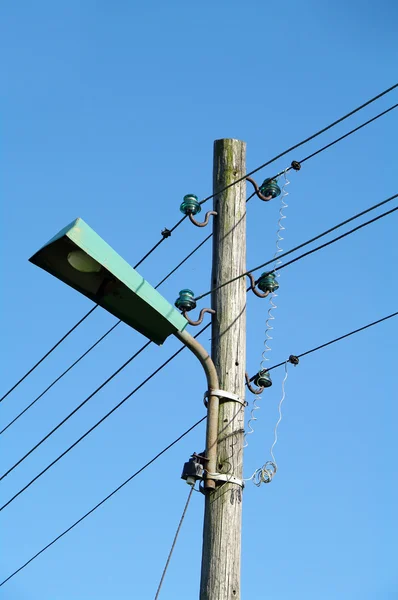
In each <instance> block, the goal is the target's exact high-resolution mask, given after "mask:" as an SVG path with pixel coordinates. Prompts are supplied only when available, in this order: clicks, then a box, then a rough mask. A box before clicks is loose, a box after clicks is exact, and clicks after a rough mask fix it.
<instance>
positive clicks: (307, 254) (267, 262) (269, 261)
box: [194, 194, 398, 302]
mask: <svg viewBox="0 0 398 600" xmlns="http://www.w3.org/2000/svg"><path fill="white" fill-rule="evenodd" d="M397 196H398V194H394V196H390V198H387V199H386V200H383V201H382V202H379V203H378V204H375V205H374V206H371V207H370V208H367V209H366V210H364V211H362V212H360V213H358V214H356V215H354V216H353V217H350V218H349V219H346V220H345V221H342V222H341V223H338V224H337V225H334V227H331V228H330V229H327V230H326V231H324V232H322V233H320V234H319V235H317V236H315V237H313V238H311V239H310V240H307V241H306V242H303V243H302V244H299V245H298V246H296V247H295V248H292V249H291V250H288V251H287V252H284V253H283V254H281V255H280V256H279V259H281V258H285V257H286V256H289V254H292V253H293V252H296V251H297V250H300V249H301V248H304V246H308V244H311V243H312V242H315V241H316V240H319V239H320V238H322V237H324V236H325V235H327V234H328V233H331V232H332V231H335V230H336V229H339V228H340V227H342V226H343V225H346V224H347V223H349V222H350V221H353V220H355V219H358V218H359V217H361V216H362V215H364V214H366V213H368V212H370V211H372V210H375V209H376V208H378V207H379V206H382V205H383V204H386V203H387V202H391V200H394V198H396V197H397ZM396 210H398V207H396V208H392V209H391V210H389V211H387V212H385V213H382V214H381V215H378V216H377V217H375V218H374V219H370V220H369V221H365V223H362V224H361V225H358V226H357V227H354V229H350V230H349V231H347V232H346V233H343V234H341V235H339V236H338V237H336V238H333V239H332V240H330V241H329V242H326V243H325V244H321V245H320V246H317V247H316V248H313V249H312V250H309V251H308V252H304V254H300V256H298V257H297V258H293V259H292V260H290V261H288V262H286V263H284V264H283V265H280V266H279V267H278V270H281V269H284V268H285V267H287V266H288V265H291V264H293V263H295V262H297V261H298V260H301V259H302V258H305V257H306V256H309V255H310V254H313V253H314V252H317V251H318V250H321V249H322V248H326V246H330V245H331V244H334V243H335V242H337V241H339V240H341V239H343V238H345V237H347V236H348V235H351V234H352V233H355V232H356V231H358V230H359V229H362V228H363V227H366V226H367V225H371V224H372V223H375V222H376V221H378V220H379V219H382V218H383V217H387V216H388V215H390V214H392V213H393V212H395V211H396ZM273 262H274V259H273V258H271V259H270V260H268V261H266V262H264V263H262V264H261V265H258V266H257V267H254V268H253V269H250V270H249V271H245V272H244V273H242V274H241V275H237V276H236V277H234V278H233V279H230V280H229V281H225V282H224V283H222V284H221V285H219V286H217V287H215V288H213V289H211V290H209V291H208V292H205V293H204V294H201V295H200V296H196V298H194V299H195V301H196V302H197V301H198V300H202V298H205V297H206V296H209V295H210V294H212V293H213V292H215V291H216V290H219V289H221V288H222V287H224V286H226V285H229V284H230V283H233V282H234V281H237V280H238V279H241V278H242V277H246V275H248V274H249V273H254V271H258V270H259V269H262V268H263V267H266V266H267V265H270V264H272V263H273ZM271 272H272V271H271Z"/></svg>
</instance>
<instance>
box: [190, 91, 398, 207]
mask: <svg viewBox="0 0 398 600" xmlns="http://www.w3.org/2000/svg"><path fill="white" fill-rule="evenodd" d="M397 87H398V83H395V84H394V85H392V86H391V87H390V88H388V89H386V90H384V92H381V93H380V94H378V95H377V96H374V98H371V99H370V100H368V101H367V102H365V103H364V104H361V105H360V106H358V107H357V108H355V109H354V110H352V111H351V112H349V113H347V114H346V115H344V116H343V117H340V118H339V119H337V121H334V122H333V123H330V125H327V126H326V127H324V128H323V129H320V130H319V131H317V132H316V133H314V134H313V135H310V137H308V138H306V139H305V140H302V141H301V142H299V143H298V144H295V145H294V146H291V147H290V148H288V149H287V150H284V151H283V152H281V154H278V155H277V156H274V158H272V159H271V160H269V161H267V162H265V163H264V164H262V165H260V166H259V167H257V168H256V169H253V171H250V172H249V173H246V175H245V176H244V177H241V178H240V179H237V180H236V181H233V182H232V183H230V184H229V185H227V186H226V187H225V188H222V189H221V190H219V191H218V192H216V193H215V194H212V195H211V196H207V198H205V199H204V200H202V201H201V202H200V204H204V203H205V202H207V201H208V200H210V199H211V198H214V196H216V195H218V194H221V193H222V192H225V190H227V189H228V188H230V187H232V186H233V185H236V184H237V183H240V182H241V181H243V180H244V179H245V178H246V177H250V176H251V175H254V173H257V172H258V171H260V170H261V169H264V167H268V165H270V164H271V163H273V162H275V161H276V160H278V159H279V158H282V156H285V155H286V154H289V152H292V151H293V150H296V149H297V148H300V146H303V145H304V144H307V142H310V141H311V140H313V139H315V138H316V137H318V136H319V135H321V134H322V133H325V131H328V130H329V129H332V127H335V125H338V124H339V123H342V121H344V120H345V119H348V117H351V116H352V115H354V114H355V113H357V112H359V111H360V110H362V109H363V108H365V107H366V106H369V105H370V104H372V102H375V101H376V100H378V99H379V98H381V97H382V96H385V95H386V94H388V93H390V92H392V91H393V90H395V88H397ZM392 108H395V107H392ZM392 108H391V109H389V110H392ZM387 112H388V111H387ZM383 114H384V113H383ZM379 116H381V115H379ZM306 160H308V158H307V159H306Z"/></svg>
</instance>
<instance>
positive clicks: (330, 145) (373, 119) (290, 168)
mask: <svg viewBox="0 0 398 600" xmlns="http://www.w3.org/2000/svg"><path fill="white" fill-rule="evenodd" d="M395 108H398V104H394V105H393V106H390V108H387V110H384V111H383V112H381V113H379V114H378V115H376V116H375V117H372V119H369V120H368V121H365V123H362V124H361V125H358V127H355V128H354V129H351V130H350V131H348V132H347V133H345V134H344V135H341V136H340V137H338V138H336V139H335V140H333V141H332V142H330V143H329V144H326V146H322V148H319V150H316V151H315V152H312V153H311V154H309V155H308V156H306V157H305V158H302V159H301V160H299V161H297V162H298V163H299V164H300V165H302V164H303V163H305V162H306V161H307V160H310V159H311V158H314V156H317V155H318V154H321V153H322V152H324V151H325V150H327V149H328V148H331V147H332V146H334V145H335V144H337V143H338V142H341V141H342V140H345V139H346V138H348V137H349V136H350V135H352V134H353V133H356V132H357V131H359V130H360V129H362V128H363V127H366V126H367V125H370V123H373V122H374V121H377V119H380V117H384V115H386V114H388V113H389V112H391V111H392V110H394V109H395ZM292 169H293V166H292V165H291V166H290V167H287V169H284V170H283V171H280V172H279V173H277V174H276V175H273V176H272V177H270V178H269V179H276V178H277V177H280V176H281V175H283V173H287V172H288V171H291V170H292ZM246 177H247V175H246Z"/></svg>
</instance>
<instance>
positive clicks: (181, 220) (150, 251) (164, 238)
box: [133, 215, 187, 269]
mask: <svg viewBox="0 0 398 600" xmlns="http://www.w3.org/2000/svg"><path fill="white" fill-rule="evenodd" d="M186 218H187V215H184V216H183V217H182V219H180V220H179V221H178V223H176V224H175V225H174V227H172V228H171V229H169V230H168V235H167V236H165V235H164V236H163V237H162V239H161V240H159V241H158V242H157V243H156V244H155V245H154V246H153V247H152V248H151V249H150V250H149V252H147V253H146V254H145V256H143V257H142V258H141V260H139V261H138V263H137V264H136V265H134V267H133V269H136V268H137V267H139V266H140V264H141V263H143V262H144V260H146V259H147V258H148V256H150V255H151V254H152V252H154V250H156V248H158V247H159V246H160V244H163V242H164V240H166V239H167V238H168V237H170V235H171V234H172V233H173V231H175V230H176V229H177V227H179V226H180V225H181V223H182V222H183V221H185V219H186Z"/></svg>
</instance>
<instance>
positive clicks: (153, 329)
mask: <svg viewBox="0 0 398 600" xmlns="http://www.w3.org/2000/svg"><path fill="white" fill-rule="evenodd" d="M29 260H30V262H31V263H33V264H34V265H37V266H38V267H41V268H42V269H44V270H45V271H47V272H48V273H51V275H54V276H55V277H57V278H58V279H60V280H61V281H63V282H64V283H66V284H68V285H70V286H71V287H73V288H74V289H75V290H77V291H78V292H80V293H82V294H83V295H84V296H87V298H90V300H92V301H93V302H95V303H96V304H98V305H99V306H102V307H103V308H104V309H105V310H107V311H108V312H110V313H111V314H113V315H114V316H115V317H117V318H118V319H120V320H121V321H124V322H125V323H127V325H130V327H132V328H133V329H135V330H136V331H139V332H140V333H142V334H143V335H144V336H146V337H147V338H149V339H150V340H151V341H152V342H155V343H156V344H159V345H160V344H162V343H163V342H164V341H165V340H166V338H167V337H169V336H170V335H171V334H174V335H175V336H176V337H177V338H178V339H179V340H180V341H181V342H182V343H183V344H185V345H186V346H187V347H188V348H189V349H190V350H191V351H192V352H193V353H194V354H195V356H196V357H197V358H198V359H199V360H200V362H201V364H202V366H203V368H204V371H205V373H206V378H207V384H208V388H209V402H208V419H207V434H206V451H207V459H208V465H207V471H208V472H209V473H215V472H216V456H217V429H218V406H219V400H218V397H217V396H214V395H213V394H212V393H211V392H212V391H213V390H218V387H219V385H218V377H217V373H216V369H215V367H214V364H213V361H212V360H211V358H210V356H209V354H208V353H207V352H206V350H205V349H204V348H203V346H202V345H201V344H199V342H197V341H196V340H195V339H194V338H193V337H192V336H191V335H190V334H189V333H188V332H187V331H185V328H186V326H187V324H188V321H187V320H186V319H185V318H184V317H183V316H182V315H181V314H180V313H179V312H178V311H177V310H176V309H175V308H174V307H173V306H172V305H171V304H170V303H169V302H167V300H166V299H165V298H163V296H162V295H161V294H159V292H157V291H156V290H155V289H154V288H153V287H152V286H151V285H150V284H149V283H148V282H147V281H146V280H145V279H144V278H143V277H141V275H139V273H137V271H136V270H135V269H133V267H131V266H130V265H129V264H128V263H127V262H126V261H125V260H124V259H123V258H122V257H121V256H119V255H118V254H117V253H116V252H115V250H113V249H112V248H111V247H110V246H109V245H108V244H107V243H106V242H105V241H104V240H103V239H102V238H101V237H100V236H99V235H98V234H97V233H95V231H94V230H93V229H91V227H89V226H88V225H87V223H85V222H84V221H83V220H82V219H76V220H75V221H73V222H72V223H70V224H69V225H67V226H66V227H64V229H61V231H60V232H59V233H57V235H56V236H55V237H53V238H52V239H51V240H50V241H49V242H48V243H47V244H45V246H43V247H42V248H41V249H40V250H38V252H36V253H35V254H34V255H33V256H32V257H31V258H30V259H29ZM205 487H208V488H214V487H215V482H214V481H213V480H211V479H210V478H208V479H207V480H206V482H205Z"/></svg>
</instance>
